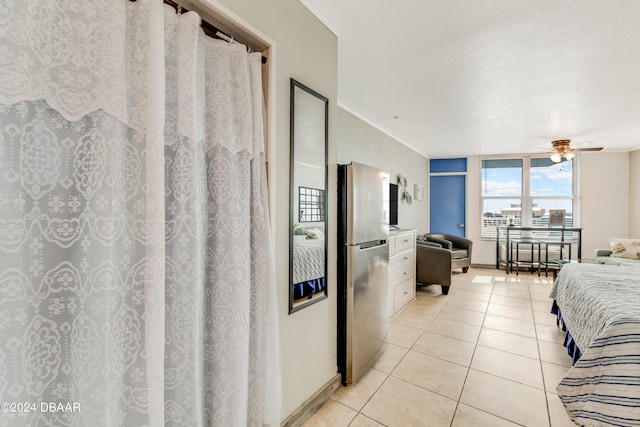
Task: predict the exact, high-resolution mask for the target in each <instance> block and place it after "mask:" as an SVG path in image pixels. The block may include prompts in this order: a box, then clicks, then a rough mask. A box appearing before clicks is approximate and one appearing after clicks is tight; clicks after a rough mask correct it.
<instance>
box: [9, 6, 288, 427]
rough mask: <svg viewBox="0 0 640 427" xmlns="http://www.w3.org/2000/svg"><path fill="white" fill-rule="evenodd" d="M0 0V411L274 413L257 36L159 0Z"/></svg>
mask: <svg viewBox="0 0 640 427" xmlns="http://www.w3.org/2000/svg"><path fill="white" fill-rule="evenodd" d="M0 10H2V13H1V14H0V397H1V399H0V400H2V401H4V402H14V403H16V405H15V409H16V410H21V411H20V412H0V425H7V426H14V425H37V426H40V425H42V426H47V425H50V426H65V425H74V426H88V425H91V426H94V425H95V426H98V425H108V426H114V425H124V426H143V425H152V426H161V425H176V426H187V425H188V426H197V425H211V426H245V425H279V423H280V384H279V381H280V375H279V373H280V372H279V363H278V349H277V343H278V336H277V330H278V328H277V317H276V306H275V288H274V279H273V265H272V263H273V255H272V252H271V245H270V235H269V221H268V211H267V206H266V182H265V170H264V137H263V128H262V114H263V109H262V90H261V81H260V74H261V73H260V58H259V55H258V56H256V55H255V54H247V53H246V49H245V48H244V47H242V46H240V45H230V44H227V43H225V42H221V41H217V40H213V39H210V38H208V37H206V36H205V35H204V34H203V33H202V31H201V30H200V28H199V17H198V16H197V15H196V14H194V13H187V14H184V15H181V16H178V15H176V14H175V12H174V11H173V9H171V8H168V7H166V6H163V5H162V3H161V2H159V1H152V0H138V1H137V2H135V3H132V2H126V1H111V2H105V1H101V0H90V1H86V2H83V4H82V5H81V6H80V7H79V5H78V3H76V2H72V1H62V0H61V1H55V2H54V1H50V0H37V1H36V0H32V1H29V2H15V1H9V0H0ZM18 403H20V405H18ZM25 403H29V404H31V403H33V404H35V405H30V406H29V407H28V408H25V405H24V404H25ZM42 403H56V404H63V405H66V404H68V403H69V404H71V406H70V407H71V408H72V409H73V410H72V411H70V412H63V411H56V412H52V411H50V410H46V411H45V410H43V406H42ZM74 404H77V405H74ZM64 408H65V409H68V408H69V406H64Z"/></svg>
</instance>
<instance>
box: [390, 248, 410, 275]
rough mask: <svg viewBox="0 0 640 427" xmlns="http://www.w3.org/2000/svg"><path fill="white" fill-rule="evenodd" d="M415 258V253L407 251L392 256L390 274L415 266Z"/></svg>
mask: <svg viewBox="0 0 640 427" xmlns="http://www.w3.org/2000/svg"><path fill="white" fill-rule="evenodd" d="M414 258H415V251H405V252H402V253H399V254H396V255H394V256H392V257H391V258H389V272H390V273H393V272H395V271H396V270H398V269H400V268H403V267H406V266H407V265H409V264H412V265H413V260H414Z"/></svg>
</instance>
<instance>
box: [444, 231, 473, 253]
mask: <svg viewBox="0 0 640 427" xmlns="http://www.w3.org/2000/svg"><path fill="white" fill-rule="evenodd" d="M447 240H449V241H450V242H451V243H453V247H454V248H460V249H466V250H468V251H469V253H471V246H473V240H469V239H466V238H464V237H460V236H453V235H447Z"/></svg>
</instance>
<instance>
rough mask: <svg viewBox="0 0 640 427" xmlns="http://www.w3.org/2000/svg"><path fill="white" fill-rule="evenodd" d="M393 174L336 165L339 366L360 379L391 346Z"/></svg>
mask: <svg viewBox="0 0 640 427" xmlns="http://www.w3.org/2000/svg"><path fill="white" fill-rule="evenodd" d="M388 237H389V173H388V172H385V171H382V170H379V169H376V168H373V167H370V166H366V165H363V164H359V163H355V162H353V163H351V164H348V165H339V166H338V298H337V299H338V370H339V371H340V373H341V374H342V383H343V384H344V385H347V384H348V383H355V382H357V381H358V380H359V379H360V378H362V376H363V375H364V374H366V373H367V371H368V370H369V369H370V368H371V366H372V365H373V364H374V363H375V362H376V361H377V360H378V358H380V356H381V355H382V354H383V353H384V351H385V350H386V348H387V332H388V329H389V312H388V310H389V307H388V305H389V304H388V299H389V290H388V281H389V245H388V242H387V239H388Z"/></svg>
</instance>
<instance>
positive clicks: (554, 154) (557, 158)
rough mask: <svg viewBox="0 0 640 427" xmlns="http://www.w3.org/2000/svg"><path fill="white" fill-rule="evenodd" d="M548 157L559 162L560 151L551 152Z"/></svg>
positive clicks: (560, 158) (554, 161) (560, 157)
mask: <svg viewBox="0 0 640 427" xmlns="http://www.w3.org/2000/svg"><path fill="white" fill-rule="evenodd" d="M549 158H550V159H551V161H552V162H553V163H560V161H561V160H562V156H560V153H553V154H552V155H551V156H550V157H549Z"/></svg>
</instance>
